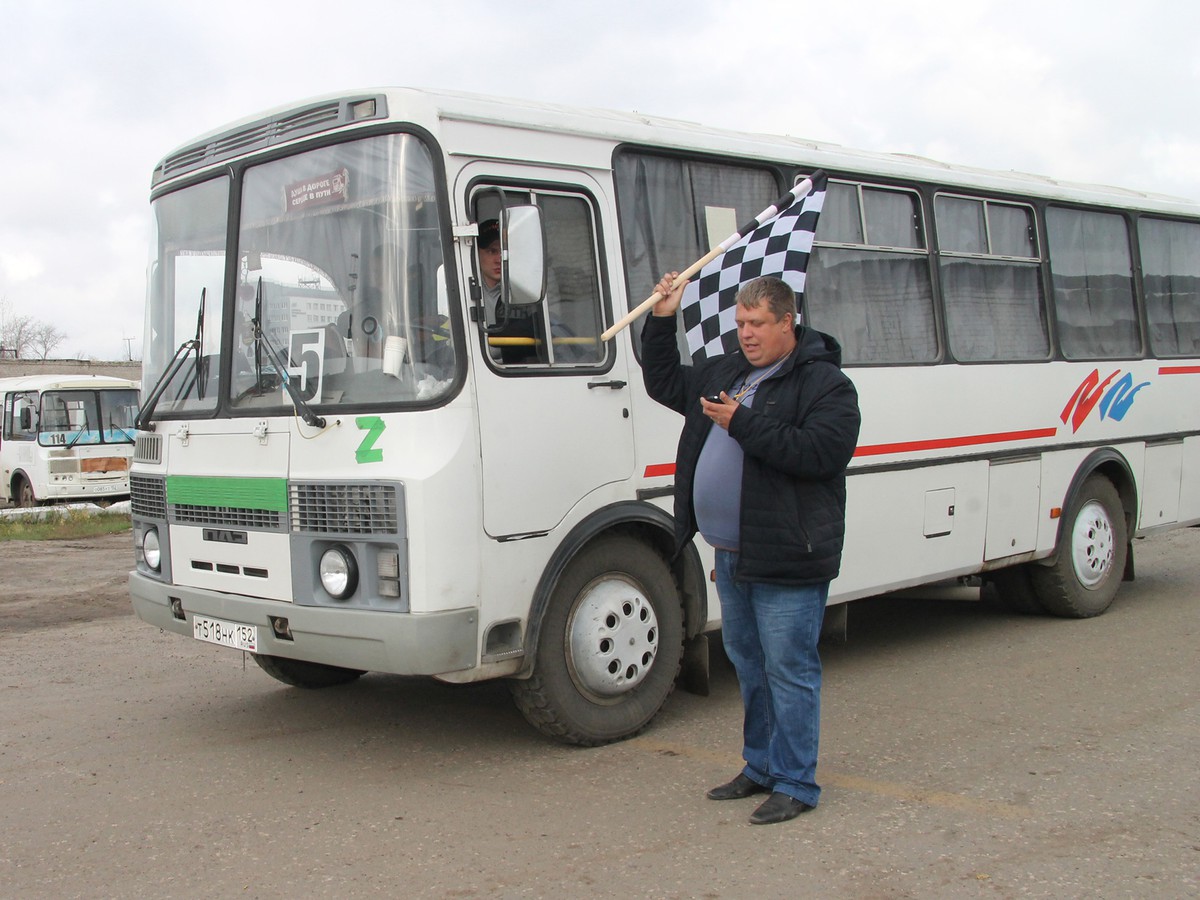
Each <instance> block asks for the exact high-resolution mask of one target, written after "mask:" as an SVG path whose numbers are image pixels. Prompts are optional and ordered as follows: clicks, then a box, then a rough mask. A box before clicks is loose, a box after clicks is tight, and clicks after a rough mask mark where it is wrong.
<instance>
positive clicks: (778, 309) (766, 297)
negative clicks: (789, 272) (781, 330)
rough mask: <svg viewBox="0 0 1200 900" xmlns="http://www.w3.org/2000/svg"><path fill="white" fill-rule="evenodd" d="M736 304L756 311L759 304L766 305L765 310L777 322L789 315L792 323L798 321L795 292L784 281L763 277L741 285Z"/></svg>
mask: <svg viewBox="0 0 1200 900" xmlns="http://www.w3.org/2000/svg"><path fill="white" fill-rule="evenodd" d="M737 302H738V306H744V307H746V308H747V309H757V308H758V307H759V305H760V304H762V303H766V304H767V309H769V310H770V311H771V314H772V315H773V316H775V319H776V320H777V321H778V320H780V319H782V318H783V317H784V316H786V315H789V314H790V315H791V317H792V321H793V322H798V321H800V314H799V312H798V310H797V309H796V292H795V291H793V290H792V288H791V285H789V284H788V283H787V282H786V281H782V280H780V279H778V278H773V277H771V276H770V275H763V276H762V277H760V278H755V279H754V280H753V281H748V282H746V284H744V285H742V289H741V290H740V291H738V295H737Z"/></svg>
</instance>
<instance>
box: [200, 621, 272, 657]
mask: <svg viewBox="0 0 1200 900" xmlns="http://www.w3.org/2000/svg"><path fill="white" fill-rule="evenodd" d="M192 637H194V638H195V639H196V640H198V641H208V643H210V644H220V645H221V646H222V647H232V648H233V649H234V650H249V651H250V652H251V653H257V652H258V627H257V626H256V625H241V624H239V623H237V622H222V621H221V620H220V619H210V618H208V617H207V616H192Z"/></svg>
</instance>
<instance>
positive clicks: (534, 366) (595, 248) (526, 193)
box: [464, 173, 617, 378]
mask: <svg viewBox="0 0 1200 900" xmlns="http://www.w3.org/2000/svg"><path fill="white" fill-rule="evenodd" d="M464 191H465V197H464V204H465V209H466V210H467V215H468V217H469V221H471V222H474V223H476V224H478V223H479V222H480V221H483V220H482V219H481V218H480V214H479V210H478V205H479V200H480V197H482V196H484V195H486V194H489V193H500V194H501V195H502V196H503V202H504V203H505V204H509V192H512V193H514V194H517V195H518V196H519V197H520V198H521V199H522V200H523V201H527V202H531V203H534V205H538V204H536V198H537V196H538V195H539V194H542V195H553V196H562V197H571V198H577V199H579V200H581V201H582V202H583V203H584V205H585V207H586V209H587V213H588V221H589V223H590V226H591V241H592V247H591V249H592V258H593V260H594V262H595V265H596V287H597V290H598V295H597V296H596V297H595V302H596V303H597V304H598V306H599V313H600V321H599V326H600V331H599V332H597V334H596V340H597V342H598V343H599V344H600V347H601V352H602V358H601V361H600V362H597V363H566V362H557V361H552V362H545V363H543V362H536V363H525V362H514V363H504V362H499V361H497V360H495V359H493V357H492V354H491V352H490V350H491V348H490V347H489V345H488V343H487V339H488V330H487V329H488V326H487V319H486V313H485V311H484V309H483V300H482V296H481V298H480V299H479V300H478V301H476V300H475V299H474V298H472V300H471V319H473V320H474V321H473V323H472V324H473V325H474V326H475V327H474V329H473V330H474V331H475V333H476V337H475V339H474V340H475V341H477V342H478V344H479V348H480V356H481V358H482V359H483V360H484V361H485V362H486V364H487V366H488V368H489V369H490V370H491V371H493V372H495V373H497V374H498V375H501V376H503V377H508V378H528V377H539V376H540V377H544V376H548V375H549V376H569V375H589V376H595V375H603V374H605V373H607V372H610V371H612V369H613V367H614V366H615V365H616V361H617V354H616V349H615V345H614V344H613V342H612V341H601V340H600V333H601V332H603V331H604V329H605V328H607V327H608V326H609V325H611V324H612V322H613V321H614V320H613V294H612V287H611V284H610V280H609V277H608V260H607V255H606V253H605V240H604V234H605V232H604V219H603V217H602V216H601V214H600V210H601V206H600V204H599V202H598V201H597V199H596V194H595V192H594V191H592V190H590V189H589V188H587V187H586V186H584V185H582V184H580V183H578V182H571V181H545V180H540V179H536V178H519V177H510V176H503V177H502V176H496V177H491V176H489V175H488V174H486V173H480V174H479V175H476V176H474V177H472V178H471V179H470V180H469V181H468V182H467V184H466V186H465V189H464ZM509 205H522V204H521V203H517V204H509ZM539 208H542V207H541V206H540V205H539ZM488 218H490V216H489V217H488ZM542 224H543V227H545V225H546V218H545V214H544V210H543V216H542ZM469 254H470V259H469V264H470V276H471V279H472V281H473V282H474V283H475V285H477V288H476V290H478V291H480V292H482V290H483V279H482V277H481V275H480V272H479V253H478V247H477V246H476V243H475V242H472V244H471V246H470V249H469ZM550 262H551V256H550V252H549V245H548V242H547V246H546V257H545V265H546V273H547V274H546V280H547V290H548V289H549V282H550V277H551V276H550V270H551V265H550ZM502 284H503V282H502ZM502 290H507V285H506V284H505V285H504V287H503V288H502ZM535 308H537V309H539V310H540V313H539V315H540V316H541V320H542V322H543V325H544V327H549V324H550V323H549V305H548V303H547V297H543V298H542V300H541V301H540V302H539V303H537V304H536V307H535Z"/></svg>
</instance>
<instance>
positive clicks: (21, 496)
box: [12, 475, 38, 509]
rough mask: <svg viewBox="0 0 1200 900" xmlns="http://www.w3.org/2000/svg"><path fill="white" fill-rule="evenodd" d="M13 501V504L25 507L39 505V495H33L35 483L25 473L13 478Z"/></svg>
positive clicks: (29, 507)
mask: <svg viewBox="0 0 1200 900" xmlns="http://www.w3.org/2000/svg"><path fill="white" fill-rule="evenodd" d="M12 502H13V506H19V507H21V508H23V509H31V508H33V507H35V506H37V505H38V502H37V497H35V496H34V495H33V485H32V484H30V483H29V479H28V478H26V477H25V476H24V475H18V476H17V477H16V478H14V479H13V486H12Z"/></svg>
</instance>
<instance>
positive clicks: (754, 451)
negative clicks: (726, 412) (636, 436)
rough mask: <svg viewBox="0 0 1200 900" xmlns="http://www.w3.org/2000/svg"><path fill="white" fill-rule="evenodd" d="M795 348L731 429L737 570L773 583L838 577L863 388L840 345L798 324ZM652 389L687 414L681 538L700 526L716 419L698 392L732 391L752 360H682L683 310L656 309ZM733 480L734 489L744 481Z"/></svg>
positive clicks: (679, 485)
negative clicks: (704, 472) (700, 473)
mask: <svg viewBox="0 0 1200 900" xmlns="http://www.w3.org/2000/svg"><path fill="white" fill-rule="evenodd" d="M796 338H797V342H798V343H797V346H796V349H795V350H794V351H793V352H792V354H791V356H790V357H789V358H788V359H787V361H786V362H785V363H784V364H783V365H782V366H781V367H780V368H779V370H778V371H776V372H775V373H774V374H772V375H771V376H769V377H768V378H766V379H765V380H764V381H763V382H762V383H761V385H760V386H759V387H758V389H757V390H756V392H755V395H754V405H753V406H742V407H741V408H739V409H738V410H737V412H735V413H734V415H733V418H732V419H731V420H730V422H729V434H730V436H731V437H732V438H733V439H734V440H736V441H737V442H738V444H739V445H740V446H741V448H742V452H743V454H744V457H745V464H744V468H743V470H742V483H741V491H742V512H741V548H740V555H739V559H738V568H737V578H738V580H741V581H760V582H767V583H771V584H817V583H820V582H825V581H831V580H832V579H833V578H834V577H835V576H836V575H837V573H838V570H839V568H840V566H841V560H842V542H843V539H844V537H845V531H846V528H845V520H846V475H845V471H846V466H847V464H848V463H849V462H850V458H851V456H852V455H853V454H854V447H855V445H856V443H857V441H858V427H859V412H858V394H857V392H856V391H855V390H854V385H853V383H852V382H851V381H850V379H849V378H847V377H846V375H845V374H843V372H842V370H841V368H840V365H841V355H842V350H841V346H840V345H839V344H838V342H837V341H836V340H834V339H833V338H832V337H830V336H829V335H827V334H823V333H821V332H819V331H816V330H814V329H811V328H806V327H804V326H797V327H796ZM642 366H643V377H644V379H645V383H646V390H647V392H648V393H649V394H650V396H651V397H653V398H654V399H655V400H657V401H658V402H659V403H661V404H663V405H664V406H666V407H669V408H670V409H673V410H675V411H676V412H678V413H682V414H683V416H684V424H683V432H682V434H681V435H680V437H679V449H678V451H677V453H676V459H675V541H676V553H678V552H679V550H681V549H682V548H683V546H684V544H686V543H687V541H689V540H690V539H691V537H692V536H693V535H694V534H695V533H696V517H695V512H694V507H693V502H692V487H693V483H694V479H695V474H696V462H697V460H698V459H699V458H700V451H701V449H702V448H703V446H704V442H705V440H706V439H707V437H708V433H709V430H710V429H711V428H712V427H713V423H712V421H711V420H710V419H709V418H708V417H706V416H705V415H704V412H703V410H702V409H701V407H700V397H701V396H702V395H707V394H716V393H719V392H720V391H728V390H729V389H730V388H731V387H732V386H733V385H734V384H735V383H737V382H738V381H740V380H741V378H742V377H743V376H744V375H745V374H746V373H747V372H749V371H750V369H751V368H752V366H751V365H750V363H749V361H747V359H746V358H745V356H743V355H742V352H741V351H740V350H738V351H735V352H733V353H728V354H726V355H724V356H718V357H716V358H714V359H711V360H708V361H706V362H703V363H701V364H700V365H698V366H683V365H681V364H680V361H679V349H678V344H677V343H676V339H675V317H674V316H670V317H666V316H658V317H656V316H650V317H648V318H647V320H646V322H645V327H644V328H643V330H642ZM737 487H738V486H737V485H730V489H731V490H734V489H737Z"/></svg>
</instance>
